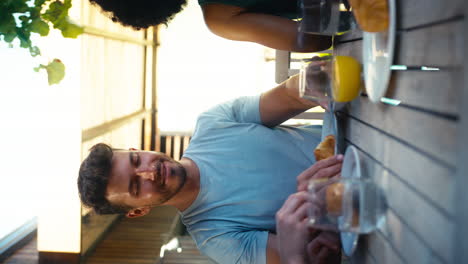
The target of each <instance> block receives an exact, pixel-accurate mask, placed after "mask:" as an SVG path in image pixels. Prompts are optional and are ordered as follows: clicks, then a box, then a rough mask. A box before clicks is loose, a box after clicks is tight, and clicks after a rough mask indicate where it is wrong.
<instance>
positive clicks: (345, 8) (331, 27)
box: [298, 0, 356, 36]
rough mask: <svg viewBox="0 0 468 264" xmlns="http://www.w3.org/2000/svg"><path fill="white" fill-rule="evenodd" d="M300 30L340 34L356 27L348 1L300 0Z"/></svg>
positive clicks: (322, 33)
mask: <svg viewBox="0 0 468 264" xmlns="http://www.w3.org/2000/svg"><path fill="white" fill-rule="evenodd" d="M298 4H299V12H300V16H301V20H300V23H299V32H300V33H306V34H318V35H328V36H333V35H338V34H342V33H345V32H347V31H349V30H351V29H352V28H354V27H355V25H356V23H355V21H354V17H353V14H352V12H351V11H350V8H349V5H348V4H347V2H345V1H342V0H299V3H298Z"/></svg>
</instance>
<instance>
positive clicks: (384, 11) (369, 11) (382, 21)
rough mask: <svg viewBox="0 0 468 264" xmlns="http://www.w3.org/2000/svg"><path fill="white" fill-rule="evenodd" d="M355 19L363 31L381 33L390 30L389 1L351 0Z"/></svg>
mask: <svg viewBox="0 0 468 264" xmlns="http://www.w3.org/2000/svg"><path fill="white" fill-rule="evenodd" d="M349 3H350V5H351V7H352V9H353V13H354V17H355V18H356V20H357V23H358V24H359V27H360V28H361V29H362V30H363V31H367V32H380V31H385V30H387V28H388V23H389V18H388V16H389V10H388V0H349Z"/></svg>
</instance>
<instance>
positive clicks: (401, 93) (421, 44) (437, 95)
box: [334, 21, 463, 116]
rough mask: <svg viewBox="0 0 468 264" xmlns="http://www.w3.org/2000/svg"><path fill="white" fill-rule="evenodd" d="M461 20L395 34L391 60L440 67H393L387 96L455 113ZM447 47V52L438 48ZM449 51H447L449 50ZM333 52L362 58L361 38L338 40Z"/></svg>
mask: <svg viewBox="0 0 468 264" xmlns="http://www.w3.org/2000/svg"><path fill="white" fill-rule="evenodd" d="M462 26H463V25H462V22H461V21H455V22H451V23H445V24H441V25H437V26H434V27H429V28H422V29H418V30H414V31H410V32H408V33H405V34H401V35H399V36H397V40H398V43H399V44H398V46H397V47H396V54H395V58H394V64H397V65H410V66H436V67H439V68H440V69H442V70H441V71H437V72H434V71H430V72H429V71H393V72H392V78H391V81H390V84H389V88H388V90H387V93H386V97H390V98H394V99H397V100H400V101H402V102H403V103H404V104H407V105H411V106H415V107H419V108H423V109H428V110H431V111H436V112H440V113H447V114H451V115H455V116H456V115H457V113H458V105H459V103H458V96H457V95H458V93H459V92H458V91H459V89H460V86H458V85H456V83H457V81H458V80H459V79H460V78H462V75H461V68H462V65H463V56H462V52H461V46H462V42H463V41H462V39H463V36H462V35H461V34H459V32H461V31H462ZM441 51H447V52H441ZM448 51H450V52H448ZM334 53H335V54H336V55H349V56H353V57H354V58H356V59H357V60H359V61H362V41H353V42H348V43H343V44H339V45H338V46H337V47H336V49H335V52H334Z"/></svg>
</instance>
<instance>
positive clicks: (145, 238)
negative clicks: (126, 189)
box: [86, 207, 177, 264]
mask: <svg viewBox="0 0 468 264" xmlns="http://www.w3.org/2000/svg"><path fill="white" fill-rule="evenodd" d="M176 214H177V211H176V209H175V208H172V207H156V208H153V210H152V211H151V213H150V214H149V215H147V216H144V217H141V218H132V219H130V218H123V219H122V221H121V222H120V223H119V224H117V225H116V226H115V227H114V228H113V230H112V232H110V233H109V234H108V235H107V237H106V238H105V239H104V240H103V241H102V242H101V243H100V244H99V245H98V246H97V247H96V250H95V251H94V253H93V254H91V255H90V256H89V257H88V259H87V260H86V263H88V264H105V263H113V264H120V263H121V264H126V263H129V264H132V263H141V264H144V263H148V264H154V263H156V262H157V260H158V258H159V249H160V248H161V246H162V244H163V242H164V241H165V240H166V233H167V232H168V231H169V228H170V225H171V223H172V219H173V218H174V217H175V216H176Z"/></svg>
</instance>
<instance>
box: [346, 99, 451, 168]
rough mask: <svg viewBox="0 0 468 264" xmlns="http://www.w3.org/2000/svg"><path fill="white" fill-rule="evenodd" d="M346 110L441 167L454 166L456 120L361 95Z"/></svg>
mask: <svg viewBox="0 0 468 264" xmlns="http://www.w3.org/2000/svg"><path fill="white" fill-rule="evenodd" d="M349 109H350V111H349V112H350V115H351V116H353V117H355V118H356V119H359V120H363V121H364V122H365V123H367V124H368V125H370V126H372V127H374V128H376V129H378V130H381V131H385V132H386V133H388V134H390V135H393V136H394V137H395V138H397V139H399V140H400V141H402V142H404V143H405V144H407V145H408V146H410V147H412V148H415V149H417V150H418V151H419V152H421V154H423V155H426V156H428V157H430V158H431V159H432V160H433V161H434V162H437V163H438V164H439V165H440V166H444V167H447V168H450V169H453V167H454V166H455V159H456V157H455V155H456V154H455V151H454V149H455V147H456V133H457V131H456V126H457V123H456V122H453V121H451V120H447V119H444V118H439V117H437V116H433V115H430V114H427V113H424V112H419V111H413V110H411V109H408V108H405V107H400V106H398V107H394V106H388V105H383V104H378V105H375V104H373V103H371V102H370V101H369V100H368V99H367V98H362V97H361V98H358V99H356V100H354V101H353V102H352V103H351V104H350V108H349Z"/></svg>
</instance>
